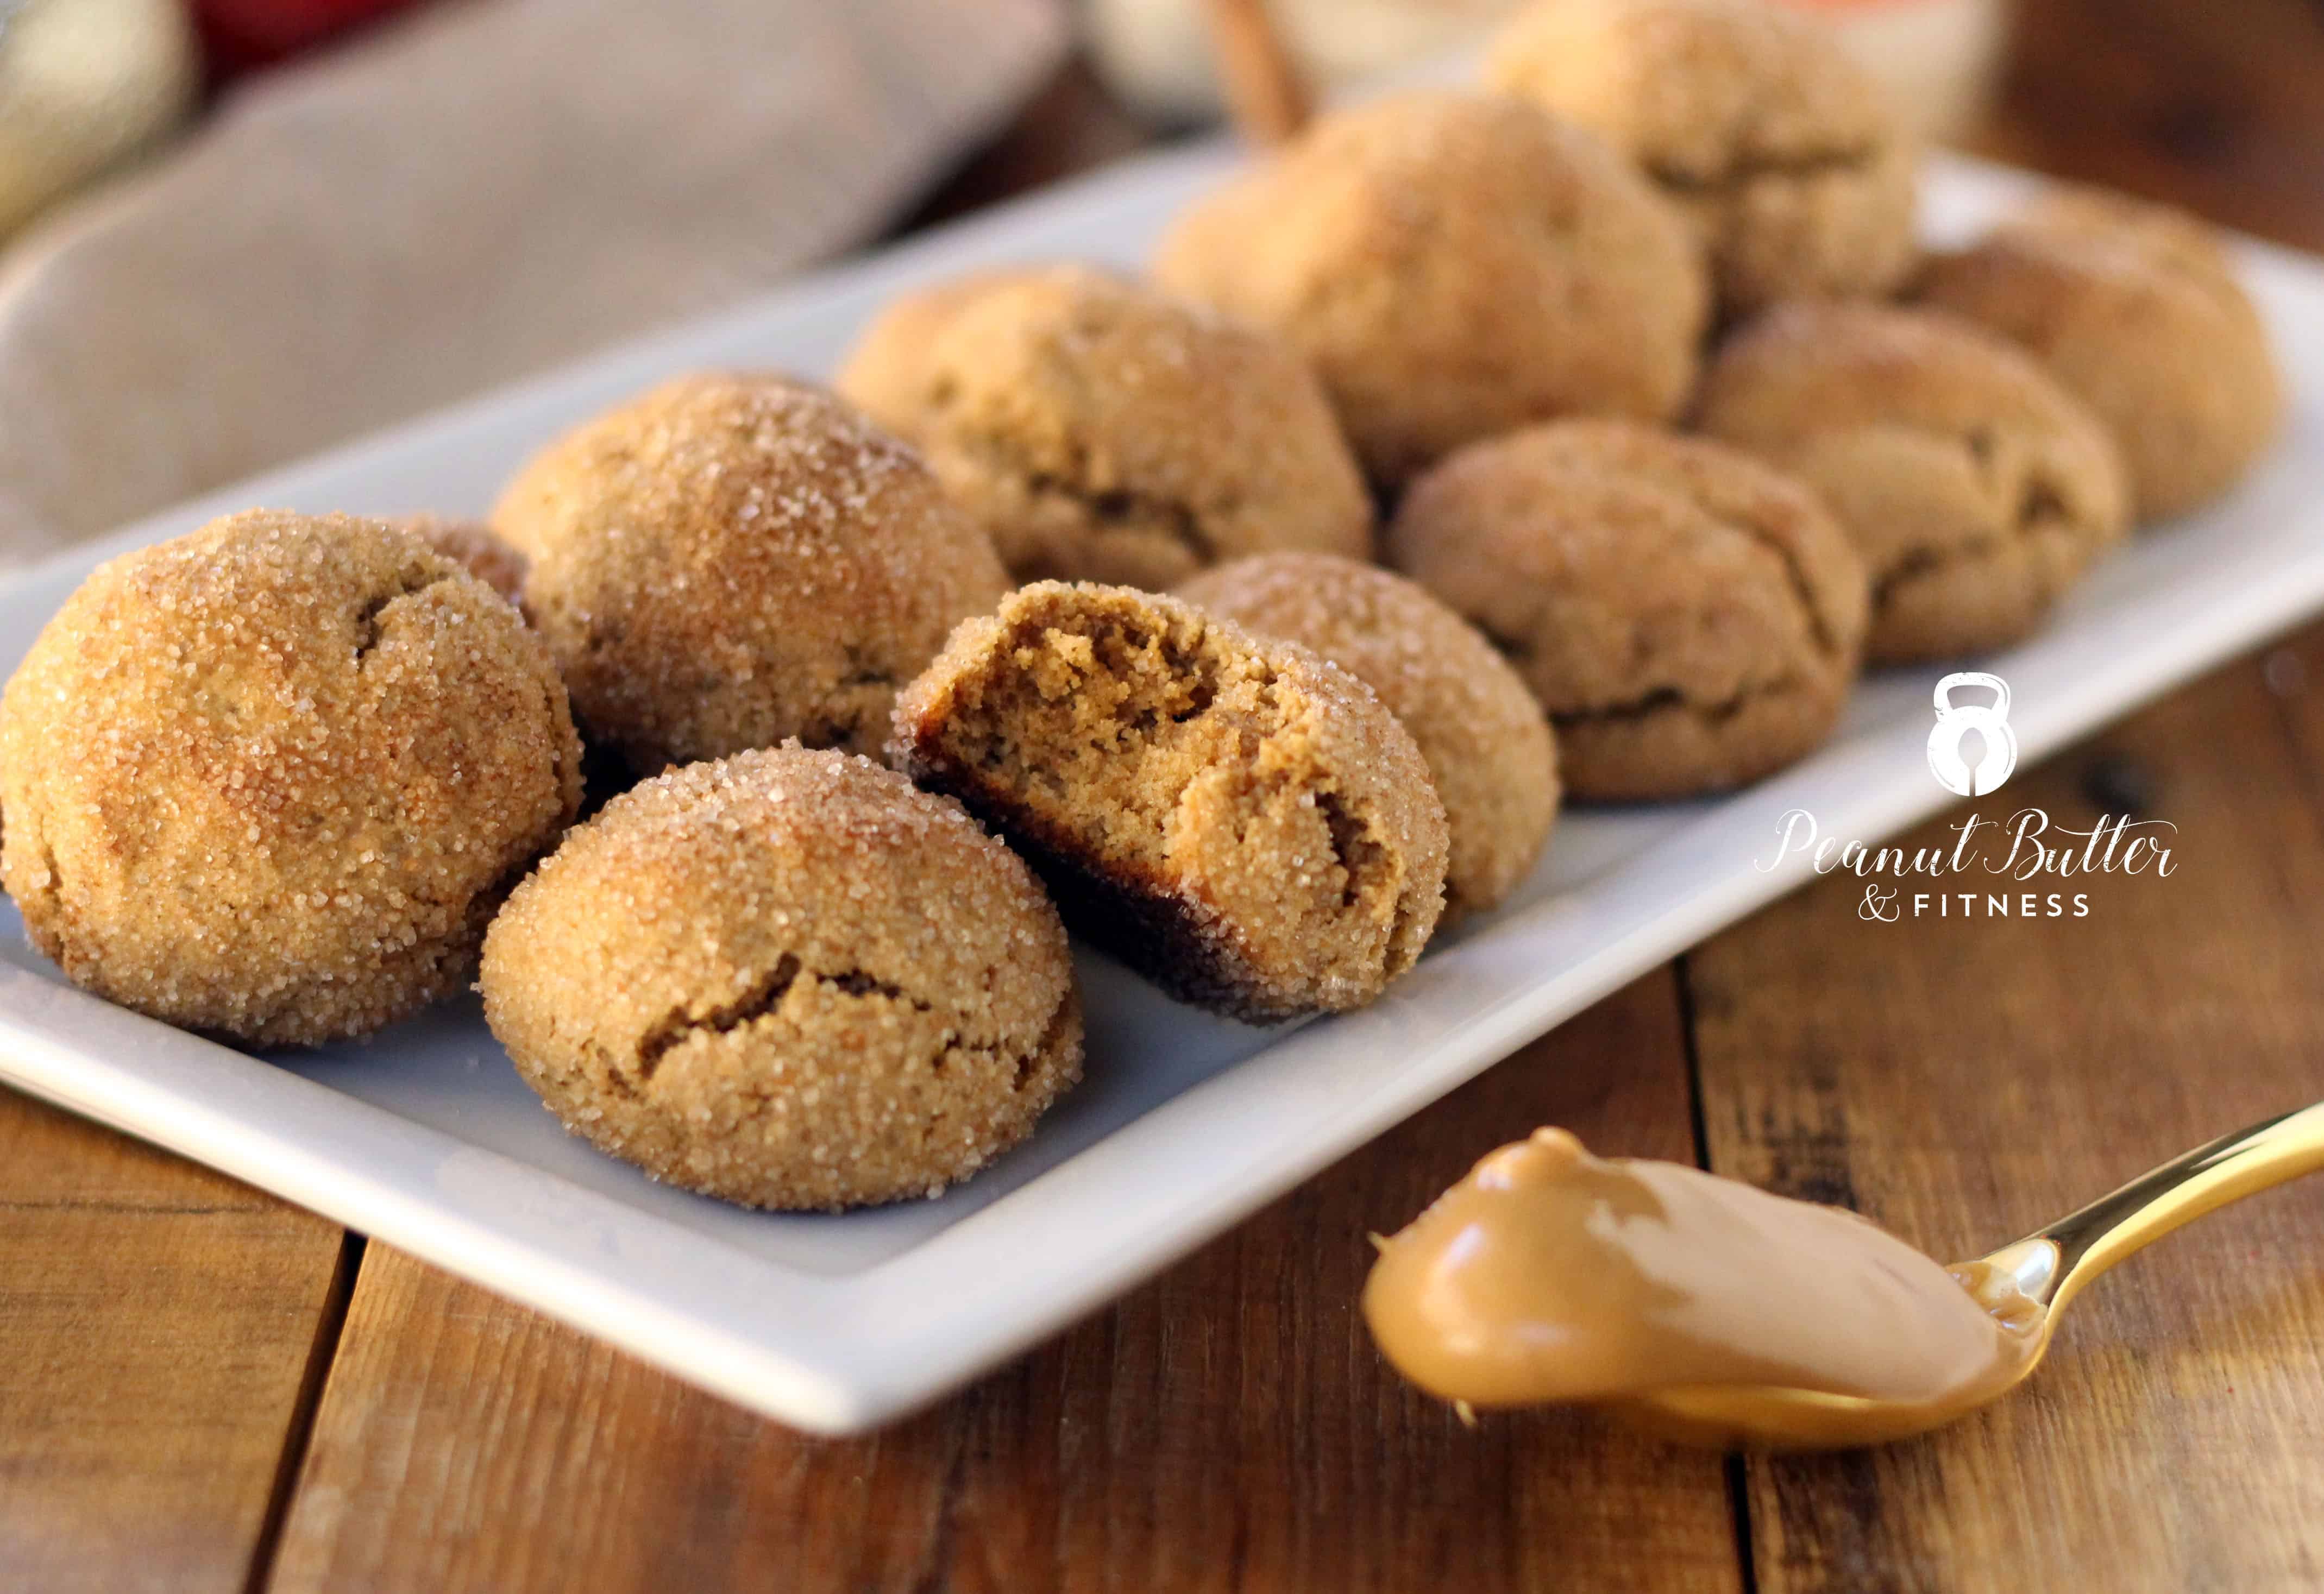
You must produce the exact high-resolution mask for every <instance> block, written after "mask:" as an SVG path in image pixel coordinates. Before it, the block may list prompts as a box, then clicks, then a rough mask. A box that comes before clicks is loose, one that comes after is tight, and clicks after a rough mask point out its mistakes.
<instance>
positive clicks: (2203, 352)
mask: <svg viewBox="0 0 2324 1594" xmlns="http://www.w3.org/2000/svg"><path fill="white" fill-rule="evenodd" d="M1920 297H1921V298H1922V299H1923V300H1924V301H1925V302H1927V303H1929V304H1931V305H1934V306H1936V307H1938V308H1940V309H1948V310H1951V311H1953V312H1954V313H1955V314H1958V315H1962V316H1966V317H1968V318H1970V319H1971V320H1974V321H1977V322H1979V323H1981V324H1982V325H1984V326H1986V327H1991V328H1992V329H1993V330H1994V331H1996V332H1998V333H2000V334H2001V335H2002V336H2005V337H2007V338H2011V339H2013V340H2015V342H2017V343H2019V344H2022V345H2023V346H2025V347H2026V348H2028V349H2030V350H2031V351H2032V352H2033V354H2034V355H2037V356H2038V357H2039V358H2040V359H2041V360H2042V362H2043V364H2045V365H2046V366H2048V367H2049V369H2050V371H2051V372H2052V374H2054V375H2055V376H2056V377H2057V378H2058V380H2059V381H2060V382H2062V383H2064V384H2065V386H2066V387H2067V388H2068V389H2069V390H2070V392H2072V393H2073V394H2074V396H2075V397H2077V398H2079V399H2080V400H2081V401H2082V402H2084V403H2085V404H2088V405H2089V407H2090V409H2091V410H2092V411H2093V412H2095V413H2096V414H2097V416H2098V419H2100V420H2102V421H2104V422H2105V423H2106V424H2107V427H2108V428H2110V429H2111V430H2112V431H2113V433H2114V435H2115V438H2116V441H2117V442H2118V443H2119V444H2120V445H2121V447H2122V457H2123V462H2124V464H2125V465H2126V466H2127V467H2128V469H2129V472H2130V479H2131V488H2132V495H2133V497H2134V498H2135V501H2136V509H2137V511H2138V513H2139V514H2140V515H2141V516H2142V517H2144V518H2147V519H2155V520H2160V519H2164V518H2167V517H2170V516H2172V515H2179V514H2184V513H2186V512H2187V511H2190V510H2193V509H2198V508H2199V507H2201V506H2202V505H2203V504H2205V503H2208V502H2210V501H2211V500H2212V499H2214V498H2216V497H2218V495H2219V494H2220V493H2224V492H2226V491H2227V489H2228V488H2229V487H2232V486H2233V485H2235V484H2236V481H2237V480H2238V479H2240V478H2241V477H2242V475H2243V474H2244V473H2245V472H2246V470H2248V469H2250V468H2251V465H2252V463H2253V461H2255V459H2257V458H2258V457H2259V456H2260V455H2261V454H2262V453H2263V452H2264V451H2265V449H2266V448H2267V446H2268V445H2269V444H2270V443H2271V442H2273V440H2274V439H2275V437H2276V435H2277V434H2278V433H2279V432H2280V431H2281V430H2282V427H2283V411H2284V387H2283V378H2282V374H2281V373H2279V372H2278V370H2277V369H2276V363H2275V355H2274V353H2273V351H2272V350H2271V349H2270V348H2269V346H2268V335H2267V327H2266V324H2265V323H2264V322H2263V321H2262V320H2261V319H2260V317H2259V312H2258V311H2257V310H2256V309H2254V308H2253V305H2252V302H2251V299H2249V297H2247V296H2246V294H2245V292H2244V290H2243V285H2242V284H2241V283H2240V282H2238V281H2236V273H2235V267H2234V265H2233V264H2232V263H2230V262H2229V260H2228V258H2227V251H2226V249H2225V248H2223V247H2222V246H2221V244H2220V242H2219V239H2218V235H2217V234H2215V233H2214V232H2213V231H2212V230H2211V229H2210V228H2209V226H2205V225H2204V224H2203V223H2202V222H2200V221H2199V220H2197V219H2196V218H2195V217H2191V216H2188V215H2186V214H2185V213H2183V212H2181V211H2177V210H2172V209H2170V208H2168V207H2164V206H2161V205H2150V204H2146V203H2144V202H2142V201H2140V200H2136V199H2131V198H2125V197H2123V196H2120V195H2113V194H2104V193H2100V192H2098V191H2096V190H2089V189H2079V190H2078V189H2069V190H2066V191H2064V192H2061V193H2059V194H2055V195H2052V197H2050V198H2047V199H2045V200H2043V201H2042V202H2040V203H2037V204H2036V205H2034V206H2033V207H2030V208H2029V209H2027V210H2025V211H2024V212H2023V213H2021V214H2020V215H2018V216H2016V217H2013V218H2012V219H2010V220H2009V221H2007V222H2005V223H2004V224H2003V225H2002V226H1999V227H1997V228H1996V229H1995V230H1994V232H1993V233H1992V234H1990V235H1988V236H1987V237H1986V238H1985V239H1984V240H1983V241H1982V242H1981V243H1979V244H1977V245H1976V246H1974V247H1973V248H1970V249H1968V250H1965V251H1963V252H1961V253H1957V254H1950V255H1945V256H1941V257H1939V258H1938V259H1936V260H1934V261H1932V262H1931V263H1930V264H1929V266H1928V268H1927V270H1926V271H1925V272H1924V273H1923V278H1922V281H1921V283H1920Z"/></svg>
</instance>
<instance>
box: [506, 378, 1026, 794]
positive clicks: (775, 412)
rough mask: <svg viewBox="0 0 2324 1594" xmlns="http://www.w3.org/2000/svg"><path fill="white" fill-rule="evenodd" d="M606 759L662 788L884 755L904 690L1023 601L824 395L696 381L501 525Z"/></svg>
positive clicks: (639, 412) (905, 456) (966, 523)
mask: <svg viewBox="0 0 2324 1594" xmlns="http://www.w3.org/2000/svg"><path fill="white" fill-rule="evenodd" d="M493 523H494V525H495V527H496V528H497V529H498V530H500V531H501V533H502V534H503V536H505V537H507V538H508V539H509V540H510V541H511V542H512V543H514V544H515V545H516V546H517V547H518V548H522V549H524V550H526V551H527V552H528V553H529V554H530V557H531V560H532V565H531V568H530V570H529V571H528V572H527V574H526V576H525V584H524V603H525V608H526V610H527V612H528V613H530V615H531V618H532V622H533V625H534V627H535V628H536V629H537V630H538V631H539V632H540V634H541V635H542V636H543V637H544V638H546V639H547V640H548V642H549V649H550V650H551V651H552V652H554V653H555V654H556V656H557V662H558V668H560V669H561V670H563V671H564V674H565V681H566V685H567V687H568V688H570V690H571V691H572V694H573V706H574V711H575V712H576V714H579V716H580V717H581V721H582V723H583V724H584V726H585V727H586V729H587V731H588V732H589V733H590V735H591V737H592V738H593V739H595V740H602V741H604V742H608V743H610V744H612V745H613V747H614V748H615V749H617V750H618V751H620V752H621V754H622V757H623V758H624V760H626V761H627V762H628V763H629V765H630V767H631V768H632V769H635V770H636V771H637V772H639V773H640V774H651V773H653V772H654V771H656V770H658V769H662V768H664V767H665V766H667V765H669V764H682V763H687V762H691V761H693V760H696V759H705V758H719V757H723V756H724V755H725V754H727V753H732V752H739V751H743V750H744V749H747V748H753V747H771V746H773V745H774V744H775V743H777V742H781V741H783V740H784V739H785V738H787V737H793V736H796V737H798V739H799V740H800V741H802V742H806V743H807V744H808V745H809V746H813V747H852V748H854V749H856V750H858V751H876V750H877V749H878V747H879V745H880V742H881V738H882V737H883V736H884V735H885V734H886V731H887V722H888V710H889V706H890V704H892V703H893V702H894V701H895V696H896V687H897V686H899V684H900V683H902V682H904V681H907V680H909V679H910V678H911V677H913V675H915V674H916V673H918V670H919V668H920V667H921V666H923V665H925V664H926V663H927V661H928V660H929V659H932V658H934V657H935V656H936V650H937V649H938V648H940V647H942V646H943V645H944V640H945V635H946V633H948V632H949V631H951V630H952V628H953V626H954V625H955V624H956V623H958V622H960V621H961V620H962V619H963V618H964V617H965V616H967V615H970V614H974V613H980V612H982V611H983V610H985V609H988V608H990V607H991V605H992V604H993V602H994V601H995V600H996V599H997V598H998V597H999V596H1000V595H1001V593H1002V592H1003V591H1005V590H1006V589H1007V587H1008V585H1009V581H1008V576H1007V573H1006V572H1005V571H1003V570H1002V569H1001V561H1000V559H999V558H998V557H995V555H994V554H993V551H992V545H991V541H990V540H989V539H987V538H986V537H985V535H984V533H983V532H982V531H981V530H978V529H977V527H976V526H975V524H974V523H973V521H970V520H969V519H968V517H967V516H966V515H965V514H964V513H963V512H962V511H961V510H960V509H959V508H958V507H957V506H955V505H954V504H953V503H952V502H950V501H949V500H948V499H947V498H946V497H945V493H944V490H943V488H942V487H941V486H940V485H939V484H937V482H936V477H935V475H933V474H932V473H931V472H930V471H929V470H928V468H927V465H924V464H923V463H921V460H920V457H919V456H918V454H916V453H915V452H914V451H913V450H912V449H911V448H910V447H907V446H906V445H905V444H904V443H902V442H900V441H899V440H898V439H897V438H892V437H890V435H889V434H888V433H886V432H885V431H882V430H881V429H880V428H878V427H875V426H874V425H872V424H871V422H870V421H869V420H867V419H864V418H863V417H862V415H860V414H859V413H857V411H856V410H854V408H853V406H851V405H848V404H845V403H844V402H842V401H839V400H838V399H835V398H833V397H832V396H831V395H829V394H827V393H825V392H822V391H820V390H818V389H816V388H811V387H807V386H805V385H803V384H801V383H798V382H790V381H787V380H785V379H783V378H781V377H777V376H764V375H698V376H688V377H681V378H679V379H678V380H677V381H675V382H669V383H666V384H664V385H663V386H661V387H659V388H656V389H654V390H653V391H652V392H649V393H647V394H646V395H644V396H643V397H642V398H640V399H637V400H635V401H632V402H631V403H629V404H625V405H623V406H622V407H621V408H620V409H618V410H613V411H612V412H611V413H609V414H606V415H604V416H602V417H600V418H599V419H595V420H593V421H591V422H589V423H588V424H587V425H586V426H583V427H581V428H578V429H577V430H576V431H574V432H572V433H570V434H568V435H567V437H566V438H564V439H562V440H561V441H559V442H558V443H555V444H553V445H551V446H550V447H549V448H548V449H547V450H545V451H544V452H543V453H542V454H541V455H539V456H538V457H537V458H535V459H534V460H533V461H532V463H531V464H530V465H527V466H526V467H525V468H524V470H523V471H522V473H521V474H520V475H518V477H517V478H516V480H515V481H514V482H513V483H512V484H510V486H509V488H508V491H507V492H506V493H504V494H503V497H502V500H501V504H500V507H499V508H498V509H497V510H496V511H494V514H493Z"/></svg>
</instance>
